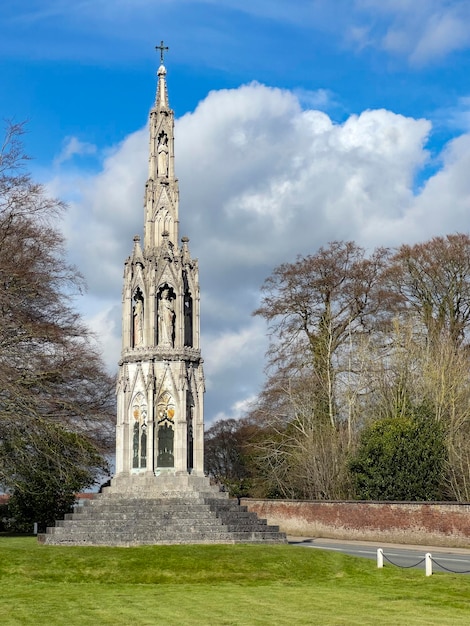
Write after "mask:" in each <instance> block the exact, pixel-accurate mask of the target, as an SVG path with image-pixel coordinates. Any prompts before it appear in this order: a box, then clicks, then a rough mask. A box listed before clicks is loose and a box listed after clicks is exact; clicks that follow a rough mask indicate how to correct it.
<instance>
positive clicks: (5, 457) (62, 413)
mask: <svg viewBox="0 0 470 626" xmlns="http://www.w3.org/2000/svg"><path fill="white" fill-rule="evenodd" d="M23 131H24V129H23V126H22V125H21V124H8V125H7V128H6V132H5V136H4V140H3V143H2V144H1V145H0V488H1V489H2V490H4V491H6V492H7V493H8V494H10V496H11V497H10V501H9V507H8V509H9V510H8V517H9V524H10V527H12V528H16V529H23V528H27V529H29V530H31V528H32V523H33V522H38V523H39V527H40V529H44V527H45V526H46V525H51V524H52V523H53V522H54V520H55V519H58V518H60V517H63V514H64V513H65V512H67V511H68V510H69V509H70V506H71V504H72V503H73V502H74V500H75V494H76V492H78V491H81V490H83V489H85V488H87V487H90V486H92V485H94V484H96V482H98V481H99V480H100V479H102V477H103V475H104V474H106V473H107V471H108V468H107V454H108V453H109V451H110V449H111V445H112V441H113V436H114V432H113V423H114V406H113V405H114V402H113V395H114V394H113V391H114V390H113V386H114V383H113V380H112V379H111V377H110V376H109V375H108V374H107V372H106V370H105V368H104V365H103V362H102V360H101V356H100V353H99V350H98V347H97V343H96V342H95V340H94V337H93V336H92V334H91V333H90V330H89V329H88V328H87V326H86V325H85V324H84V322H83V321H82V320H81V318H80V316H79V315H78V314H77V313H76V312H75V310H74V307H73V298H74V297H75V296H76V295H77V294H80V293H82V292H83V290H84V289H85V284H84V281H83V278H82V276H81V275H80V273H79V271H78V270H77V269H76V268H75V267H73V266H72V265H71V264H70V263H68V262H67V260H66V255H65V248H64V239H63V236H62V235H61V233H60V230H59V229H58V226H57V224H58V222H57V220H58V218H59V217H60V214H61V213H62V212H63V211H64V209H65V206H64V204H63V203H62V202H60V201H59V200H57V199H55V198H51V197H49V195H48V194H47V193H46V191H45V189H44V188H43V187H42V186H41V185H40V184H37V183H35V182H34V181H33V180H32V178H31V176H30V174H29V173H28V171H27V167H26V166H27V163H28V157H27V156H26V155H25V154H24V151H23V144H22V134H23Z"/></svg>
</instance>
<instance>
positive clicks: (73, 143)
mask: <svg viewBox="0 0 470 626" xmlns="http://www.w3.org/2000/svg"><path fill="white" fill-rule="evenodd" d="M96 151H97V148H96V146H95V145H94V144H92V143H88V142H86V141H80V140H79V139H77V137H66V138H65V139H64V145H63V148H62V150H61V152H60V154H59V155H58V156H57V157H56V158H55V161H54V165H56V166H59V165H62V163H65V162H66V161H69V160H70V159H72V158H73V157H74V156H84V155H89V154H95V153H96Z"/></svg>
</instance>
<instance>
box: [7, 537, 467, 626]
mask: <svg viewBox="0 0 470 626" xmlns="http://www.w3.org/2000/svg"><path fill="white" fill-rule="evenodd" d="M0 584H1V587H0V589H1V594H0V624H2V625H10V624H22V625H24V624H34V626H41V625H43V624H47V625H48V626H54V625H60V626H69V625H70V626H71V625H75V624H77V625H80V626H87V625H93V626H99V625H101V624H112V625H113V626H118V625H122V624H126V625H133V626H140V625H143V624H151V625H157V626H158V625H162V626H199V625H201V626H206V625H207V626H209V625H210V626H224V625H227V626H228V625H234V626H235V625H237V626H238V625H245V624H246V625H250V626H251V625H258V624H269V625H270V626H283V625H289V626H298V625H302V624H321V625H323V624H345V625H348V626H350V625H354V624H381V625H382V624H393V625H394V626H396V625H401V624H406V626H412V625H414V624H426V625H427V624H436V625H439V626H445V625H452V626H454V625H457V624H466V625H468V624H470V577H469V576H463V575H455V574H439V573H438V574H434V575H433V576H432V577H430V578H426V577H425V575H424V572H423V571H417V570H402V569H398V568H394V567H392V566H389V567H385V568H384V569H383V570H378V569H377V568H376V565H375V563H374V562H373V561H369V560H367V559H358V558H354V557H349V556H345V555H341V554H337V553H332V552H327V551H325V552H323V551H319V550H309V549H305V548H301V547H299V546H288V545H280V546H249V545H230V546H229V545H213V546H149V547H147V546H141V547H137V548H100V547H68V548H67V547H57V546H42V545H38V544H37V543H36V539H35V538H34V537H6V536H5V537H0Z"/></svg>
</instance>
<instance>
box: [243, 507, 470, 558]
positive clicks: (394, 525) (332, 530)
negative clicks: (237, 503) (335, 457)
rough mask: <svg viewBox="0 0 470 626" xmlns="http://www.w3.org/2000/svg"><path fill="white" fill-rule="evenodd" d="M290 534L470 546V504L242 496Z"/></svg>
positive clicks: (258, 511) (250, 508)
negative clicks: (264, 498) (318, 500)
mask: <svg viewBox="0 0 470 626" xmlns="http://www.w3.org/2000/svg"><path fill="white" fill-rule="evenodd" d="M242 504H244V505H246V506H247V507H248V509H249V510H250V511H254V512H256V513H257V514H258V515H259V516H260V517H263V518H266V519H267V520H268V523H269V524H277V525H278V526H279V527H280V529H281V530H283V531H284V532H286V533H287V534H289V535H294V536H298V537H299V536H303V537H330V538H335V539H355V540H359V539H361V540H368V541H378V540H381V541H384V542H394V543H413V544H428V545H442V546H461V547H462V546H465V547H470V504H457V503H442V502H437V503H434V502H431V503H428V502H414V503H407V502H303V501H291V500H251V499H248V498H244V499H242Z"/></svg>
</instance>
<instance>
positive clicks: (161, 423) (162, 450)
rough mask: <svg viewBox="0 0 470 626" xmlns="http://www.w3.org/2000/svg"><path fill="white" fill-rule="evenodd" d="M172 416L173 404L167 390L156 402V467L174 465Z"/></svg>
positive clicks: (173, 413)
mask: <svg viewBox="0 0 470 626" xmlns="http://www.w3.org/2000/svg"><path fill="white" fill-rule="evenodd" d="M174 418H175V404H174V401H173V398H172V397H171V395H170V394H169V393H168V392H165V393H163V394H162V395H161V396H160V398H159V400H158V404H157V429H156V433H155V435H156V439H157V441H156V445H155V449H156V451H157V462H156V466H157V467H162V468H165V467H174V466H175V457H174V442H175V431H174Z"/></svg>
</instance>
